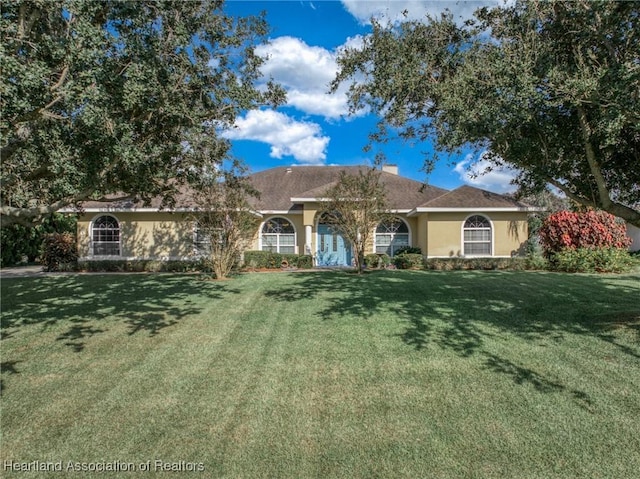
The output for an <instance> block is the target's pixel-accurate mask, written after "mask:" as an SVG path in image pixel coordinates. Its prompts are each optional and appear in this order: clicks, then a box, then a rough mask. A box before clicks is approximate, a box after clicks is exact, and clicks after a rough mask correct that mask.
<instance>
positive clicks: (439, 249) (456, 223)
mask: <svg viewBox="0 0 640 479" xmlns="http://www.w3.org/2000/svg"><path fill="white" fill-rule="evenodd" d="M473 214H480V215H483V216H486V217H487V218H489V220H490V221H491V224H492V226H493V230H492V238H493V256H514V255H517V254H523V251H524V245H525V243H526V241H527V213H522V212H504V213H503V212H487V213H484V212H482V211H478V212H474V213H473ZM423 215H428V218H427V221H426V227H427V231H426V245H425V246H424V247H422V246H421V247H422V248H423V249H422V250H423V252H424V251H426V252H427V255H428V256H430V257H434V256H435V257H438V256H439V257H448V256H462V254H463V246H462V225H463V224H464V221H465V220H466V219H467V218H468V217H469V216H471V214H469V213H464V212H454V213H423Z"/></svg>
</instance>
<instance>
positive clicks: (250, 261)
mask: <svg viewBox="0 0 640 479" xmlns="http://www.w3.org/2000/svg"><path fill="white" fill-rule="evenodd" d="M244 266H245V267H246V268H251V269H280V268H300V269H308V268H313V257H312V256H311V255H297V254H286V253H272V252H271V251H245V252H244Z"/></svg>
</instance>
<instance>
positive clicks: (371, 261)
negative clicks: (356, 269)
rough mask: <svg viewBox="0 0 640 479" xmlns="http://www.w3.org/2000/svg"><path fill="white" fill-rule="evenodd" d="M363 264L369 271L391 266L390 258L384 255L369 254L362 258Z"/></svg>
mask: <svg viewBox="0 0 640 479" xmlns="http://www.w3.org/2000/svg"><path fill="white" fill-rule="evenodd" d="M364 264H365V266H366V267H367V268H369V269H382V268H386V267H387V266H389V265H390V264H391V258H390V257H389V255H388V254H386V253H371V254H368V255H366V256H365V257H364Z"/></svg>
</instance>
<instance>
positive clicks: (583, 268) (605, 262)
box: [549, 248, 635, 273]
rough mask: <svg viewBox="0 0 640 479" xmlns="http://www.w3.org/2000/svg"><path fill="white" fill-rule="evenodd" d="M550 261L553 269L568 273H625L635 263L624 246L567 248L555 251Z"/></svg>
mask: <svg viewBox="0 0 640 479" xmlns="http://www.w3.org/2000/svg"><path fill="white" fill-rule="evenodd" d="M549 263H550V265H551V268H552V269H554V270H556V271H565V272H567V273H624V272H627V271H629V270H630V269H631V268H632V267H633V266H634V265H635V263H634V261H633V259H632V257H631V255H630V254H629V252H628V251H627V250H626V249H622V248H577V249H568V248H567V249H564V250H562V251H558V252H556V253H554V254H553V255H552V256H551V258H550V259H549Z"/></svg>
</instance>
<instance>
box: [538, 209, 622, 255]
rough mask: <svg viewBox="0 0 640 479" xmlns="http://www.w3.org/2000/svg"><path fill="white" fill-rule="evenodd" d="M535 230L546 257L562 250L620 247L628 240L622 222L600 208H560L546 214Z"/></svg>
mask: <svg viewBox="0 0 640 479" xmlns="http://www.w3.org/2000/svg"><path fill="white" fill-rule="evenodd" d="M539 234H540V242H541V244H542V248H543V249H544V253H545V255H546V256H547V257H551V256H552V255H553V254H555V253H559V252H561V251H565V250H575V249H582V248H617V249H622V248H626V247H628V246H629V245H630V244H631V239H630V238H629V237H627V235H626V225H625V224H624V223H619V222H617V221H616V217H615V216H613V215H611V214H609V213H606V212H604V211H593V210H591V211H587V212H582V213H574V212H571V211H560V212H558V213H555V214H552V215H549V216H548V217H547V219H546V220H545V221H544V223H543V225H542V226H541V228H540V231H539Z"/></svg>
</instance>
